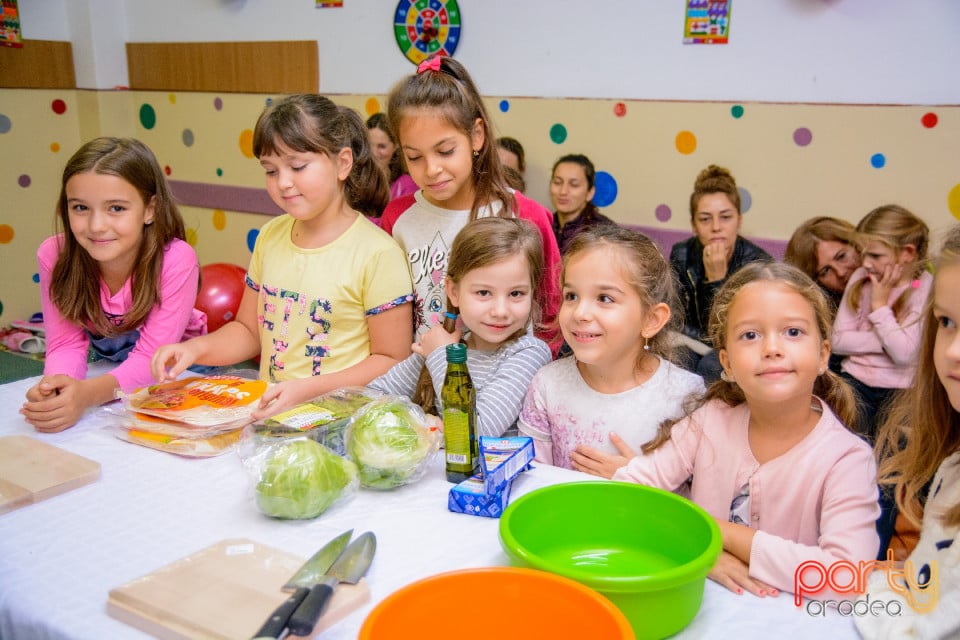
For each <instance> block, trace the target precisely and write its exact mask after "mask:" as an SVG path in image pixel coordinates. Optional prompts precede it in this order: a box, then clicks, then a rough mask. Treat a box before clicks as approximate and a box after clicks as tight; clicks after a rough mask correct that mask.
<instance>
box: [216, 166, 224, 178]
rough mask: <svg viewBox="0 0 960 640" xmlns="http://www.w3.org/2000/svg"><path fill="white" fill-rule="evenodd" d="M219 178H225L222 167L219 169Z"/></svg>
mask: <svg viewBox="0 0 960 640" xmlns="http://www.w3.org/2000/svg"><path fill="white" fill-rule="evenodd" d="M217 177H218V178H222V177H223V169H221V168H220V167H217Z"/></svg>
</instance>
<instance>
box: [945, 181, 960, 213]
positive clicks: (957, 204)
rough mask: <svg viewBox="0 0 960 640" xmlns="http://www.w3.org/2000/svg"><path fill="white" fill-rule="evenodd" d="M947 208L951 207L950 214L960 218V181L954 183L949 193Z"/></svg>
mask: <svg viewBox="0 0 960 640" xmlns="http://www.w3.org/2000/svg"><path fill="white" fill-rule="evenodd" d="M947 208H948V209H950V215H952V216H953V217H954V218H956V219H957V220H960V182H958V183H957V184H955V185H953V189H950V193H948V194H947Z"/></svg>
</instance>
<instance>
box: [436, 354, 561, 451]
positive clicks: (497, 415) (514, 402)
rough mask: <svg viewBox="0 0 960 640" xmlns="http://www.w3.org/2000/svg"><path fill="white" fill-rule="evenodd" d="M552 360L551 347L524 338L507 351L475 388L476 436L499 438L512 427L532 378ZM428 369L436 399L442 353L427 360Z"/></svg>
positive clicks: (440, 382)
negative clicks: (480, 384) (483, 380)
mask: <svg viewBox="0 0 960 640" xmlns="http://www.w3.org/2000/svg"><path fill="white" fill-rule="evenodd" d="M551 359H552V355H551V353H550V347H548V346H547V344H546V343H545V342H543V341H542V340H540V339H537V338H528V337H523V338H520V339H519V340H517V341H516V342H515V343H514V344H513V345H511V346H510V347H508V352H507V354H506V355H505V356H504V357H503V359H502V360H501V361H500V366H499V368H497V370H496V371H491V372H490V376H489V377H488V378H487V380H486V382H485V383H484V384H483V385H482V386H477V435H478V436H494V437H499V436H501V435H503V433H504V432H505V431H506V430H507V429H509V428H510V427H511V426H513V424H514V423H515V422H516V421H517V416H518V415H519V414H520V407H521V406H522V404H523V397H524V395H525V394H526V392H527V388H529V386H530V382H531V380H533V376H534V375H535V374H536V373H537V371H539V370H540V367H542V366H543V365H545V364H547V363H549V362H550V360H551ZM427 367H428V368H429V369H430V377H431V378H432V379H433V386H434V390H435V391H436V393H437V394H438V396H439V393H440V388H441V387H442V386H443V377H444V372H445V371H446V368H447V361H446V353H445V352H444V350H443V349H437V350H435V351H434V352H433V353H431V354H430V355H429V356H428V357H427ZM475 386H476V385H475Z"/></svg>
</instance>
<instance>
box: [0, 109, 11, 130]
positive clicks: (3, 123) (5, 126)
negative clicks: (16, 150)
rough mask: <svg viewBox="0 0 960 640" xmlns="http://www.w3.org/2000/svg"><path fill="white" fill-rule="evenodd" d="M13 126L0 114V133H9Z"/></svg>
mask: <svg viewBox="0 0 960 640" xmlns="http://www.w3.org/2000/svg"><path fill="white" fill-rule="evenodd" d="M12 126H13V123H12V122H11V121H10V118H8V117H7V116H5V115H3V114H2V113H0V133H6V132H7V131H10V128H11V127H12Z"/></svg>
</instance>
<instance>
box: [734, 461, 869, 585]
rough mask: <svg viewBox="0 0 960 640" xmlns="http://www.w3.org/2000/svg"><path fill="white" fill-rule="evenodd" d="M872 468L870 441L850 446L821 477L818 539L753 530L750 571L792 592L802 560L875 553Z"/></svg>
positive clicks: (851, 557)
mask: <svg viewBox="0 0 960 640" xmlns="http://www.w3.org/2000/svg"><path fill="white" fill-rule="evenodd" d="M876 474H877V466H876V462H875V461H874V458H873V452H872V451H871V450H870V449H869V448H868V447H865V446H864V447H858V448H855V449H851V450H850V451H849V452H848V453H847V454H846V455H844V456H843V457H841V458H840V459H839V460H838V461H837V463H836V464H835V465H834V466H833V468H831V469H830V471H829V473H828V474H827V478H826V481H825V483H824V487H823V498H822V506H821V511H820V538H819V544H818V545H817V546H810V545H804V544H800V543H797V542H793V541H792V540H787V539H784V538H781V537H778V536H775V535H773V534H771V533H768V532H766V531H763V530H760V531H757V532H756V533H755V534H754V536H753V540H752V543H751V545H750V555H749V564H750V575H751V577H754V578H757V579H759V580H762V581H764V582H766V583H767V584H771V585H773V586H775V587H777V588H779V589H781V590H784V591H791V592H792V591H793V582H794V573H795V572H796V570H797V567H798V566H799V565H800V564H801V563H803V562H806V561H810V560H814V561H818V562H820V563H821V564H823V565H824V566H825V567H829V566H830V565H831V564H832V563H834V562H836V561H838V560H848V561H851V562H853V563H854V564H856V563H858V562H859V561H861V560H873V559H874V558H876V556H877V550H878V549H879V547H880V538H879V536H878V535H877V529H876V521H877V518H878V517H879V515H880V506H879V504H878V502H877V498H878V493H877V485H876ZM807 490H809V491H814V490H815V487H808V488H807ZM725 542H726V540H725Z"/></svg>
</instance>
